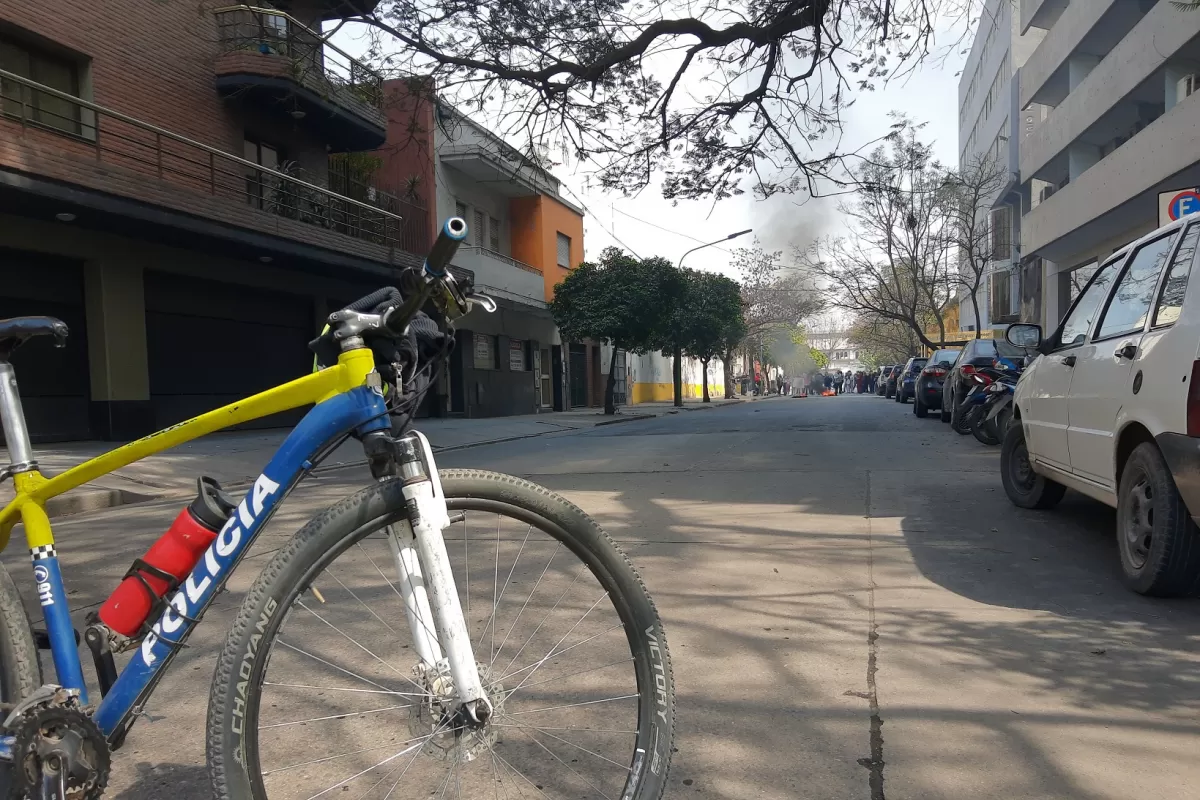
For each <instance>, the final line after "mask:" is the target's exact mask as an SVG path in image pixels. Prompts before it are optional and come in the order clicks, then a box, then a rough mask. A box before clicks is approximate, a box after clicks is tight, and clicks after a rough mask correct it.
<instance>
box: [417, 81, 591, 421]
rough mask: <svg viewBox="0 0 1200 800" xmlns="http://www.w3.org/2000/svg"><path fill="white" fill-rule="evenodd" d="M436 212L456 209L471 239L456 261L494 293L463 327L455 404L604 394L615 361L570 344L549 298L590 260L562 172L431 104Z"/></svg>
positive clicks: (552, 403)
mask: <svg viewBox="0 0 1200 800" xmlns="http://www.w3.org/2000/svg"><path fill="white" fill-rule="evenodd" d="M433 111H434V114H435V117H436V118H435V120H434V122H433V132H434V135H433V146H434V178H435V181H436V189H435V191H434V194H435V196H436V201H435V204H434V207H435V208H436V209H437V215H438V218H439V219H444V218H445V217H448V216H451V215H456V216H460V217H462V218H464V219H465V220H466V221H467V226H468V230H469V233H468V239H467V241H466V243H464V245H463V246H461V247H459V249H458V253H457V254H456V255H455V257H454V260H453V265H454V266H455V267H458V268H459V269H462V270H466V271H469V272H470V273H472V275H473V276H474V280H475V286H476V287H477V288H478V289H479V291H481V292H483V293H485V294H488V295H490V296H492V297H493V298H494V299H495V300H496V303H497V306H498V308H497V310H496V312H495V313H492V314H487V313H485V312H484V311H482V310H476V311H473V312H472V313H471V314H469V315H468V316H467V317H465V318H464V319H463V320H462V321H461V322H460V323H459V325H458V333H457V336H458V342H457V347H456V348H455V350H454V353H453V354H452V357H451V361H450V364H449V376H448V377H449V411H450V413H456V414H465V415H467V416H471V417H476V416H504V415H510V414H531V413H534V412H537V411H542V410H547V411H548V410H560V411H561V410H565V409H568V408H573V407H580V406H597V405H601V404H602V402H603V392H604V385H603V384H604V376H605V375H606V374H607V372H608V369H607V367H608V360H607V359H604V358H602V353H601V350H602V348H601V346H600V345H599V344H598V343H594V342H563V341H562V340H561V339H560V337H559V335H558V329H557V327H556V326H555V324H554V319H553V317H552V316H551V315H550V310H549V308H548V307H547V302H548V301H549V300H551V299H552V298H553V297H554V287H555V286H556V285H557V284H558V283H560V282H561V281H562V279H563V278H564V277H566V275H567V274H568V273H569V272H570V271H571V270H572V269H574V268H575V267H577V266H578V265H579V264H580V262H582V261H583V210H582V209H580V208H578V207H576V206H575V205H573V204H572V203H571V202H570V201H568V200H567V199H565V198H564V197H563V193H562V188H561V184H560V182H559V180H558V179H557V178H556V177H554V176H553V175H552V174H550V172H548V171H547V170H545V169H544V168H542V167H541V166H539V165H538V164H537V163H536V162H535V161H533V160H532V159H530V158H528V157H527V156H525V155H523V154H522V153H520V152H519V151H517V150H516V149H515V148H513V147H512V146H510V145H508V144H507V143H505V142H504V141H503V140H502V139H500V138H499V137H498V136H495V135H494V134H492V133H491V132H489V131H488V130H487V129H486V128H484V127H483V126H481V125H479V124H478V123H476V122H475V121H473V120H471V119H470V118H469V117H467V116H466V115H464V114H463V113H461V112H460V111H458V110H457V109H454V108H453V107H451V106H449V105H448V104H445V103H441V102H439V103H438V104H437V105H436V108H435V109H434V110H433Z"/></svg>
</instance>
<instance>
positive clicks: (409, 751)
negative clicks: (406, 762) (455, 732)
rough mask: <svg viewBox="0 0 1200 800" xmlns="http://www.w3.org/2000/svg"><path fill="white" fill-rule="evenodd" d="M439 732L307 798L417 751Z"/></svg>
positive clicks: (312, 799) (315, 799)
mask: <svg viewBox="0 0 1200 800" xmlns="http://www.w3.org/2000/svg"><path fill="white" fill-rule="evenodd" d="M440 727H441V726H439V728H440ZM440 732H441V731H440V730H439V729H434V731H433V732H432V733H430V734H429V735H428V736H425V737H422V739H421V741H419V742H417V743H416V744H413V745H410V746H409V747H406V748H404V749H403V750H401V751H400V752H399V753H395V754H393V755H390V756H388V757H387V758H385V759H384V760H383V761H380V762H379V763H378V764H374V765H372V766H370V767H367V768H366V769H364V770H362V771H360V772H356V773H355V774H353V775H351V776H350V777H349V778H345V779H343V780H341V781H338V782H337V783H335V784H334V785H333V786H330V787H329V788H327V789H322V790H321V791H319V792H317V793H316V794H314V795H310V796H309V798H308V800H317V798H318V797H320V796H321V795H324V794H328V793H329V792H332V791H333V790H334V789H338V788H341V787H342V786H345V785H346V784H347V783H349V782H350V781H352V780H354V779H356V778H361V777H362V776H363V775H366V774H367V773H368V772H370V771H371V770H374V769H378V768H379V767H382V766H383V765H384V764H390V763H391V762H393V761H395V760H396V759H397V758H399V757H400V756H402V755H404V754H405V753H411V752H412V751H413V750H417V751H418V752H419V751H420V749H421V746H422V745H424V744H425V742H427V741H429V740H430V739H432V738H433V737H434V736H436V735H437V734H438V733H440Z"/></svg>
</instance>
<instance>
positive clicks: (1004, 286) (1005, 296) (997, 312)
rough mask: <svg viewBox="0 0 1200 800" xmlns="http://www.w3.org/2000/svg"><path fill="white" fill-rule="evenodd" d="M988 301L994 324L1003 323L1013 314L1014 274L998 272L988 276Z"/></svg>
mask: <svg viewBox="0 0 1200 800" xmlns="http://www.w3.org/2000/svg"><path fill="white" fill-rule="evenodd" d="M988 300H990V301H991V303H990V309H991V316H992V320H993V321H994V322H1002V321H1004V320H1005V319H1007V318H1009V317H1011V316H1012V314H1013V307H1012V306H1013V302H1012V273H1011V272H1010V271H1009V270H1006V269H1003V270H996V271H995V272H993V273H991V274H990V275H988Z"/></svg>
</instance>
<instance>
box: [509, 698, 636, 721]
mask: <svg viewBox="0 0 1200 800" xmlns="http://www.w3.org/2000/svg"><path fill="white" fill-rule="evenodd" d="M637 696H638V695H636V694H623V695H621V696H620V697H606V698H604V699H603V700H584V701H582V702H579V703H566V704H564V705H561V706H547V707H546V708H531V709H529V710H528V711H509V712H507V713H506V714H505V716H506V717H515V716H516V715H517V714H537V713H539V712H542V711H557V710H559V709H560V708H578V707H579V706H594V705H596V704H598V703H613V702H616V701H617V700H629V699H630V698H633V697H637Z"/></svg>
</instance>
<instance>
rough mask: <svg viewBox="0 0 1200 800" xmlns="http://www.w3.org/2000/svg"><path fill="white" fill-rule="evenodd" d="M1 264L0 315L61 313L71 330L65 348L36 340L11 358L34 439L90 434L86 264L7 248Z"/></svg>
mask: <svg viewBox="0 0 1200 800" xmlns="http://www.w3.org/2000/svg"><path fill="white" fill-rule="evenodd" d="M0 265H2V266H0V274H2V275H3V279H2V280H0V318H7V317H19V316H30V315H42V314H44V315H47V316H51V317H58V318H59V319H61V320H62V321H63V322H65V323H67V327H68V328H69V329H70V331H71V334H70V336H69V337H68V338H67V346H66V347H64V348H63V349H61V350H60V349H58V348H56V347H54V340H53V339H52V338H38V339H34V340H32V341H30V342H28V343H27V344H25V346H24V347H22V348H21V349H20V350H18V351H17V352H16V354H15V355H14V356H13V359H12V363H13V367H14V368H15V369H16V371H17V385H18V386H19V387H20V390H21V399H22V404H23V405H24V407H25V419H26V421H27V422H28V424H29V434H30V438H32V439H33V441H35V442H61V441H68V440H72V439H88V438H91V426H90V425H89V421H88V420H89V417H88V397H89V381H88V359H87V326H86V320H85V317H84V311H83V308H84V305H83V266H82V265H81V264H78V263H76V262H73V261H67V260H60V259H56V258H51V257H47V256H43V255H39V254H33V253H25V252H20V251H14V250H3V249H0ZM2 438H3V433H0V439H2Z"/></svg>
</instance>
